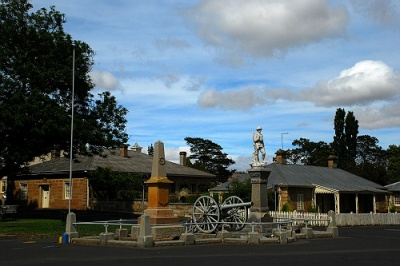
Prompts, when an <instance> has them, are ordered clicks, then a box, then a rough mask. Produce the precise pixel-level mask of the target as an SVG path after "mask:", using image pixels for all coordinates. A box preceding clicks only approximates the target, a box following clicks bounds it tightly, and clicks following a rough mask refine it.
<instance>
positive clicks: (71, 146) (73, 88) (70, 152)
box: [68, 48, 75, 214]
mask: <svg viewBox="0 0 400 266" xmlns="http://www.w3.org/2000/svg"><path fill="white" fill-rule="evenodd" d="M74 98H75V48H74V49H73V50H72V99H71V142H70V150H69V199H68V214H70V213H71V200H72V163H73V162H72V150H73V145H72V144H73V140H74Z"/></svg>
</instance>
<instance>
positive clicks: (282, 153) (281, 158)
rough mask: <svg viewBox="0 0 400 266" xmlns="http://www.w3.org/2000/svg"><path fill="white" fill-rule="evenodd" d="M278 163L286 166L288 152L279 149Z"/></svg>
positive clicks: (277, 152) (277, 154)
mask: <svg viewBox="0 0 400 266" xmlns="http://www.w3.org/2000/svg"><path fill="white" fill-rule="evenodd" d="M275 154H276V162H277V163H279V164H286V152H285V151H283V150H281V149H279V150H277V151H276V153H275Z"/></svg>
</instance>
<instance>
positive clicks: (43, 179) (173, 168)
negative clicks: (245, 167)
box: [12, 144, 215, 210]
mask: <svg viewBox="0 0 400 266" xmlns="http://www.w3.org/2000/svg"><path fill="white" fill-rule="evenodd" d="M141 150H142V149H141V147H140V146H139V145H137V144H135V145H134V146H133V147H132V149H131V150H129V149H128V147H127V146H123V147H121V148H120V149H119V150H105V151H104V152H103V153H102V154H101V155H92V156H79V157H77V158H76V160H74V163H73V167H72V199H71V201H70V199H69V196H70V187H71V186H70V179H69V173H70V171H69V168H70V164H69V158H65V157H55V158H52V159H51V160H48V161H44V162H42V163H37V164H34V165H30V166H28V167H27V168H26V169H25V170H26V171H24V172H23V173H22V174H19V175H18V176H17V177H16V179H15V181H14V184H12V186H13V187H14V189H13V190H14V191H13V193H14V196H15V198H17V199H18V201H19V204H20V205H21V206H23V205H27V206H30V207H37V208H54V209H68V207H69V204H71V209H74V210H86V209H90V208H92V207H93V206H92V205H93V202H94V201H95V200H96V196H95V195H96V192H95V191H93V189H92V188H91V186H90V181H89V178H88V176H89V173H90V172H91V171H93V170H95V169H96V168H97V167H103V168H105V167H110V168H111V170H112V171H113V172H122V173H131V174H136V175H139V176H148V177H150V175H151V168H152V160H153V158H152V156H150V155H147V154H144V153H142V152H141ZM180 156H181V162H180V164H176V163H173V162H169V161H166V164H165V165H166V172H167V177H168V179H170V180H171V181H173V184H172V186H171V191H170V192H171V193H179V192H180V191H183V190H184V191H186V192H188V193H196V192H199V191H204V190H206V189H205V188H208V187H209V185H210V183H211V182H212V181H213V180H214V179H215V176H214V175H213V174H210V173H206V172H203V171H200V170H197V169H193V168H190V167H187V166H185V165H184V162H185V161H186V154H185V153H184V152H182V153H181V154H180ZM167 159H168V158H167Z"/></svg>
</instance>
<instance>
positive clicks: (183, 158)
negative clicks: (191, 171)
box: [179, 151, 186, 166]
mask: <svg viewBox="0 0 400 266" xmlns="http://www.w3.org/2000/svg"><path fill="white" fill-rule="evenodd" d="M179 164H180V165H184V166H186V152H185V151H181V152H180V153H179Z"/></svg>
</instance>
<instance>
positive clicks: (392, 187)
mask: <svg viewBox="0 0 400 266" xmlns="http://www.w3.org/2000/svg"><path fill="white" fill-rule="evenodd" d="M385 188H387V189H388V190H389V191H393V192H400V181H399V182H396V183H392V184H389V185H386V186H385Z"/></svg>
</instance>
